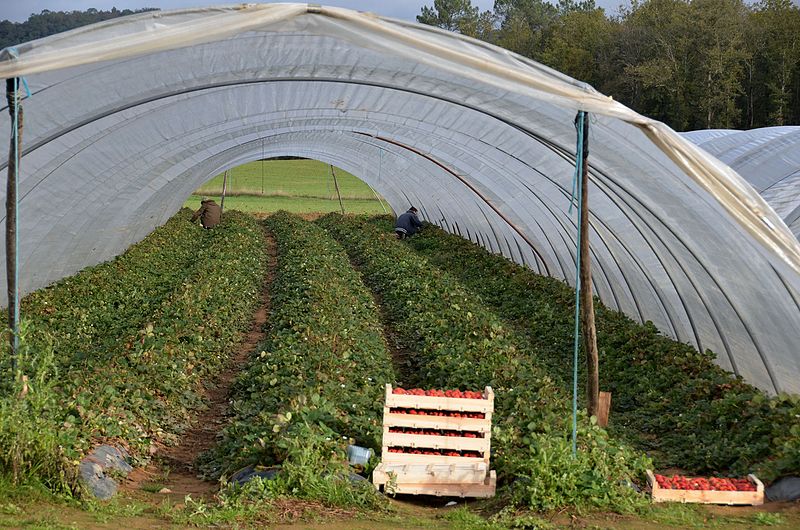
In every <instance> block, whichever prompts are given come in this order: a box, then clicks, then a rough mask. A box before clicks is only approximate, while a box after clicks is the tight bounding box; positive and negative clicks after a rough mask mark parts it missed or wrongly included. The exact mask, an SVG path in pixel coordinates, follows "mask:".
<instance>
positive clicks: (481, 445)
mask: <svg viewBox="0 0 800 530" xmlns="http://www.w3.org/2000/svg"><path fill="white" fill-rule="evenodd" d="M490 443H491V442H490V440H489V438H465V437H462V436H435V435H430V434H404V433H397V432H390V433H384V435H383V445H384V446H386V447H414V448H417V447H424V448H426V449H452V450H454V451H479V452H480V453H481V454H483V453H488V452H489V445H490Z"/></svg>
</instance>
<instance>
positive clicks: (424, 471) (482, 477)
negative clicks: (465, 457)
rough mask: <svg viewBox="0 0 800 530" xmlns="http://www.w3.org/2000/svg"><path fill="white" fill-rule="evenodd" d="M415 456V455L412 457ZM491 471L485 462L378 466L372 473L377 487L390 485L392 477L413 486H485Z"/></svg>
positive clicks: (382, 464)
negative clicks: (461, 484) (457, 484)
mask: <svg viewBox="0 0 800 530" xmlns="http://www.w3.org/2000/svg"><path fill="white" fill-rule="evenodd" d="M410 456H414V455H410ZM488 473H489V469H488V468H487V467H486V464H484V463H483V462H478V463H476V464H472V465H469V466H465V465H459V464H419V463H408V464H384V463H380V464H378V467H376V468H375V470H374V471H373V472H372V481H373V483H374V484H376V485H381V486H382V485H384V484H387V483H389V481H390V480H391V479H392V477H393V476H394V477H403V481H408V482H410V483H413V484H444V483H447V482H456V483H463V484H483V483H484V482H485V481H486V476H487V474H488Z"/></svg>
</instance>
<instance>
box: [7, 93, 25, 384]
mask: <svg viewBox="0 0 800 530" xmlns="http://www.w3.org/2000/svg"><path fill="white" fill-rule="evenodd" d="M6 100H7V101H8V113H9V115H10V116H11V144H10V147H9V151H8V178H7V180H6V276H7V285H8V327H9V329H10V330H11V335H10V336H9V343H10V345H11V367H12V369H13V370H16V359H17V349H18V346H19V299H18V297H17V289H18V281H17V279H18V276H17V274H18V271H17V175H18V174H19V152H20V148H21V146H22V103H20V97H19V79H18V78H11V79H6ZM15 118H16V120H17V122H16V124H15V123H14V119H15ZM15 125H16V131H15V130H14V127H15ZM15 133H16V134H15Z"/></svg>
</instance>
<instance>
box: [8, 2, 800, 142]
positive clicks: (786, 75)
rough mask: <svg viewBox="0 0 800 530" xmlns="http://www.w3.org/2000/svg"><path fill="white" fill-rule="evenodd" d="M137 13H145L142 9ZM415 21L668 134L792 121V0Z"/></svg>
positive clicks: (26, 28)
mask: <svg viewBox="0 0 800 530" xmlns="http://www.w3.org/2000/svg"><path fill="white" fill-rule="evenodd" d="M144 10H146V9H143V11H144ZM131 13H133V11H130V10H124V11H118V10H116V9H112V10H111V11H98V10H96V9H89V10H88V11H84V12H79V11H73V12H70V13H62V12H51V11H43V12H42V13H40V14H37V15H32V16H31V17H30V18H29V19H28V20H27V21H26V22H23V23H12V22H9V21H7V20H6V21H2V22H0V47H6V46H10V45H14V44H17V43H20V42H25V41H28V40H31V39H35V38H40V37H44V36H47V35H50V34H53V33H57V32H60V31H65V30H68V29H72V28H75V27H78V26H82V25H85V24H90V23H92V22H98V21H101V20H107V19H109V18H114V17H117V16H122V15H128V14H131ZM417 20H418V21H419V22H422V23H425V24H430V25H434V26H439V27H442V28H445V29H448V30H452V31H457V32H460V33H463V34H464V35H468V36H471V37H475V38H478V39H481V40H485V41H488V42H491V43H493V44H497V45H499V46H502V47H504V48H507V49H509V50H511V51H514V52H517V53H519V54H521V55H524V56H526V57H530V58H532V59H534V60H536V61H538V62H541V63H543V64H546V65H548V66H550V67H552V68H554V69H556V70H559V71H561V72H564V73H566V74H567V75H570V76H572V77H574V78H576V79H580V80H581V81H585V82H587V83H589V84H591V85H592V86H594V87H595V88H596V89H597V90H599V91H600V92H603V93H604V94H608V95H610V96H613V97H614V99H616V100H618V101H620V102H622V103H624V104H625V105H628V106H629V107H631V108H633V109H635V110H636V111H638V112H640V113H642V114H645V115H647V116H650V117H652V118H655V119H658V120H661V121H664V122H666V123H667V124H669V125H670V126H671V127H673V128H674V129H676V130H679V131H685V130H693V129H706V128H733V129H750V128H754V127H765V126H771V125H791V124H794V125H796V124H800V7H798V6H797V5H796V4H794V3H793V2H792V1H791V0H763V1H761V2H759V3H755V4H748V3H745V2H743V1H742V0H692V1H689V0H644V1H637V0H634V1H633V3H632V4H631V5H630V6H627V7H621V8H620V9H619V13H618V14H615V15H613V16H612V15H609V14H607V13H606V12H605V11H604V10H603V9H601V8H597V7H596V6H595V3H594V0H585V1H575V0H559V1H558V3H557V4H551V3H549V2H547V1H544V0H496V1H495V3H494V9H493V10H492V11H483V12H481V11H480V10H479V9H478V8H477V7H475V6H473V5H472V2H471V0H435V1H434V2H433V5H431V6H426V7H423V8H422V10H421V13H420V14H419V15H418V16H417Z"/></svg>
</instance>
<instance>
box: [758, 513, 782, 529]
mask: <svg viewBox="0 0 800 530" xmlns="http://www.w3.org/2000/svg"><path fill="white" fill-rule="evenodd" d="M753 522H754V523H755V524H757V525H760V526H776V525H780V524H783V523H784V518H783V516H782V515H781V514H779V513H777V512H758V513H756V514H754V515H753Z"/></svg>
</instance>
